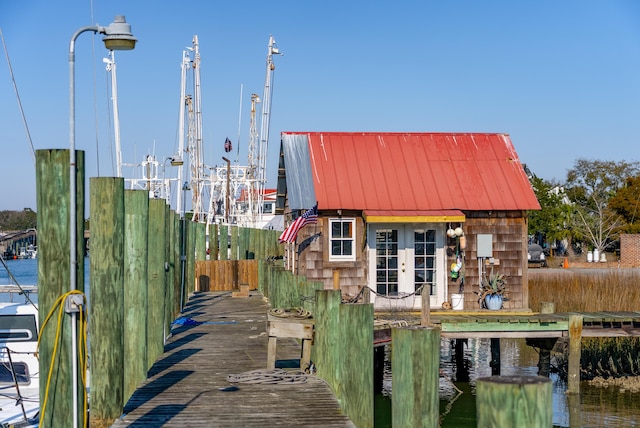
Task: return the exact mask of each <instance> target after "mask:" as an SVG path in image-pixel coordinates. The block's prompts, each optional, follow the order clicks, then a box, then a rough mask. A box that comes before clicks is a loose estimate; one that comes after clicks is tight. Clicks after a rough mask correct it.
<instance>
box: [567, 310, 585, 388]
mask: <svg viewBox="0 0 640 428" xmlns="http://www.w3.org/2000/svg"><path fill="white" fill-rule="evenodd" d="M582 321H583V316H582V315H569V366H568V374H567V375H568V376H567V377H568V379H567V394H579V393H580V354H581V353H582Z"/></svg>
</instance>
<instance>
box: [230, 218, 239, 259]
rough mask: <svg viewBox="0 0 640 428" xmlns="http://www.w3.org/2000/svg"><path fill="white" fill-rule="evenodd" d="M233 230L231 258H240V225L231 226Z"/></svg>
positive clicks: (231, 230)
mask: <svg viewBox="0 0 640 428" xmlns="http://www.w3.org/2000/svg"><path fill="white" fill-rule="evenodd" d="M229 229H230V232H231V255H230V259H231V260H240V257H239V255H240V254H239V253H240V249H239V248H238V229H239V228H238V227H237V226H229Z"/></svg>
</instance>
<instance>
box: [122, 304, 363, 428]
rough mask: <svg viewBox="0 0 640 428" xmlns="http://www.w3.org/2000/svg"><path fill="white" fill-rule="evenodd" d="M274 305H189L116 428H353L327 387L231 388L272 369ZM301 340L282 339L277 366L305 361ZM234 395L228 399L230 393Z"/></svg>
mask: <svg viewBox="0 0 640 428" xmlns="http://www.w3.org/2000/svg"><path fill="white" fill-rule="evenodd" d="M268 309H269V304H268V303H267V302H266V301H265V300H264V299H263V297H262V295H261V294H260V293H258V292H251V293H250V296H249V297H237V298H234V297H232V296H231V293H228V292H200V293H195V294H194V295H192V296H191V298H190V299H189V301H188V303H187V305H186V307H185V309H184V310H183V312H182V316H183V317H184V318H186V319H188V320H189V321H191V320H192V321H194V322H188V323H185V324H184V325H182V326H178V327H177V328H176V327H174V329H173V332H172V336H171V338H170V339H169V340H168V341H167V343H166V345H165V352H164V354H163V355H162V356H161V357H159V358H158V360H157V361H156V362H155V364H154V365H153V366H152V368H151V369H150V371H149V375H148V378H147V380H146V381H144V382H143V383H142V384H141V385H140V386H139V387H138V389H137V390H136V391H135V392H134V394H133V396H132V397H131V398H130V399H129V401H128V402H127V404H126V405H125V408H124V414H123V415H122V416H121V417H120V418H119V419H118V420H117V421H116V422H115V423H114V424H113V425H112V426H113V427H116V428H117V427H181V428H184V427H268V426H279V427H300V426H304V427H353V426H354V424H353V423H352V422H351V420H350V419H349V418H348V417H347V416H345V415H344V414H343V412H342V411H341V409H340V405H339V403H338V400H337V399H336V397H335V395H334V394H333V392H332V391H331V389H330V388H329V387H328V386H327V384H326V383H325V382H324V381H323V380H321V379H319V378H317V377H315V376H308V377H307V382H306V383H284V384H249V383H236V384H233V383H230V382H229V381H227V376H228V375H239V374H243V373H246V372H248V371H253V370H266V369H267V342H268V338H267V335H266V324H267V313H268ZM300 350H301V348H300V344H299V343H298V342H296V341H295V339H280V340H278V345H277V350H276V352H277V354H276V357H277V359H278V360H289V359H296V358H300ZM233 385H235V386H237V387H238V389H237V390H234V391H224V389H225V388H228V387H230V386H233Z"/></svg>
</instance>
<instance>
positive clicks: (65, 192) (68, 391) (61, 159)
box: [36, 149, 87, 427]
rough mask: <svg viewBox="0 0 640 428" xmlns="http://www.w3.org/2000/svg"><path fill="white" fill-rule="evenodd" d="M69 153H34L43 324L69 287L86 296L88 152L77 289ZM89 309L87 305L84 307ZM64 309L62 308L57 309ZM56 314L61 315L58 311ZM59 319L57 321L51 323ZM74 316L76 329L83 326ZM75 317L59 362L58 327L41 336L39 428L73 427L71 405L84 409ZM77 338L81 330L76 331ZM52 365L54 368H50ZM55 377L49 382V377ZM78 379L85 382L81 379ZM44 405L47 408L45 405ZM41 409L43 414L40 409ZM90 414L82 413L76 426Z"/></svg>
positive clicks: (67, 319) (80, 183)
mask: <svg viewBox="0 0 640 428" xmlns="http://www.w3.org/2000/svg"><path fill="white" fill-rule="evenodd" d="M69 153H70V151H69V150H53V149H51V150H36V200H37V221H38V306H39V311H38V319H39V325H40V326H41V327H42V326H43V323H44V321H45V319H46V317H47V315H48V314H49V312H50V311H51V310H52V309H53V308H54V305H55V303H56V301H57V300H58V299H59V298H60V297H61V296H63V295H64V294H65V293H67V292H69V290H70V289H71V288H75V289H77V290H80V291H84V254H83V253H84V205H85V202H84V194H85V186H84V152H83V151H76V195H77V196H76V200H77V202H76V219H77V220H78V222H77V223H76V225H77V227H76V238H77V239H76V248H77V250H78V251H77V253H76V260H77V269H76V284H73V285H72V284H71V281H70V277H71V274H70V272H71V268H70V266H71V257H70V254H69V253H70V241H69V235H70V232H69V230H70V225H69V211H70V209H71V208H70V207H71V197H70V194H69V193H70V181H69V179H70V175H69V169H70V165H69V161H70V159H69V158H70V156H69ZM86 303H87V302H86V301H85V304H86ZM85 307H86V306H85ZM59 310H61V309H59ZM55 313H56V314H58V313H59V312H55ZM53 319H56V318H53ZM77 321H78V317H76V327H79V323H78V322H77ZM72 323H73V318H72V317H71V316H69V315H63V322H62V327H61V328H62V330H61V332H62V335H61V336H60V338H59V342H58V345H57V346H58V347H57V351H56V355H57V357H56V360H55V361H57V362H53V365H52V364H51V363H52V361H51V357H52V355H53V352H54V348H55V346H56V340H55V339H56V327H55V322H53V321H51V322H50V323H49V325H48V326H47V327H46V328H45V329H44V330H42V331H40V347H39V349H38V352H39V371H40V383H39V388H40V397H45V396H47V397H48V401H47V403H46V408H45V409H44V414H42V413H41V414H40V426H42V427H58V426H73V421H74V415H73V411H72V409H73V401H74V398H75V399H76V400H77V402H78V403H79V406H80V407H79V410H82V408H83V404H82V403H83V396H84V393H83V388H84V387H83V386H82V384H81V382H80V381H78V389H77V391H78V394H76V396H75V397H74V394H73V389H72V385H73V360H72V357H71V354H72V352H71V350H72V343H71V327H72ZM77 331H78V332H79V334H82V329H81V328H78V329H77ZM52 366H53V367H52ZM50 371H51V372H52V376H51V379H50V381H49V379H48V373H49V372H50ZM78 379H79V380H80V379H81V376H80V374H78ZM40 405H41V406H42V405H44V398H43V401H41V402H40ZM41 410H42V409H41ZM85 418H86V415H85V414H84V412H83V411H79V412H78V415H77V418H76V419H75V420H76V421H77V424H78V426H83V425H84V422H85Z"/></svg>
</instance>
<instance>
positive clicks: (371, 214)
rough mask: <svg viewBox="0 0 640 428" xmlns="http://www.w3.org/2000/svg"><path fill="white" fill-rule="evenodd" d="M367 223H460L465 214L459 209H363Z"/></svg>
mask: <svg viewBox="0 0 640 428" xmlns="http://www.w3.org/2000/svg"><path fill="white" fill-rule="evenodd" d="M364 219H365V221H366V222H367V223H462V222H464V220H465V216H464V214H463V213H462V211H460V210H426V211H397V210H365V211H364Z"/></svg>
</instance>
